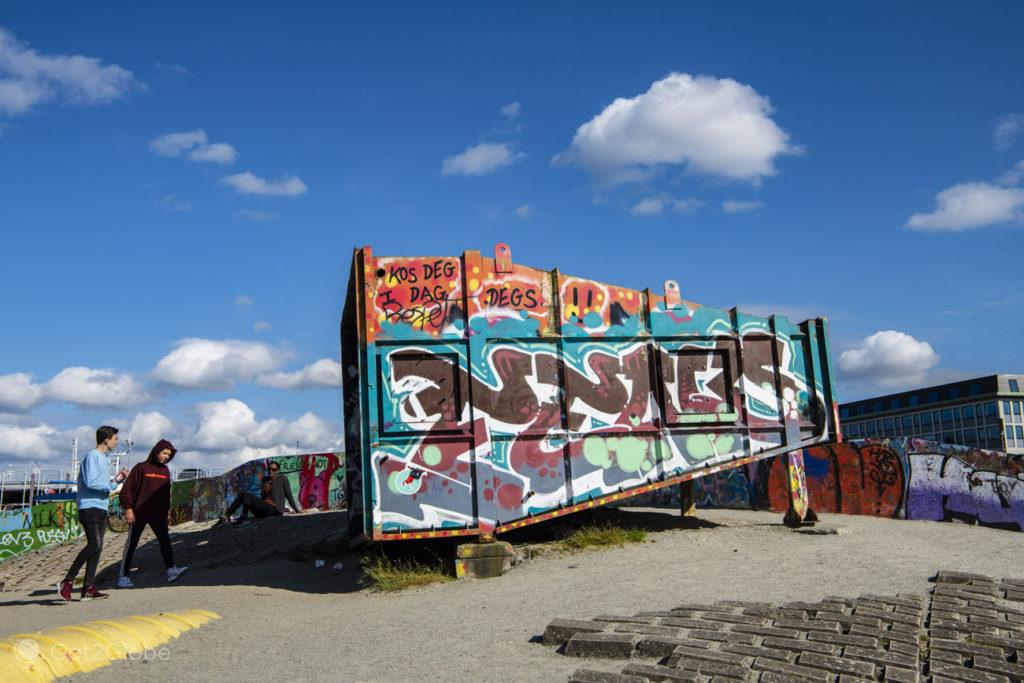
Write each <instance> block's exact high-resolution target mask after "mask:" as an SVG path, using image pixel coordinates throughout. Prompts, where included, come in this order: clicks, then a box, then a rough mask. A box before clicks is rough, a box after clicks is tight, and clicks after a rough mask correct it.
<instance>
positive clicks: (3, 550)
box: [0, 500, 82, 562]
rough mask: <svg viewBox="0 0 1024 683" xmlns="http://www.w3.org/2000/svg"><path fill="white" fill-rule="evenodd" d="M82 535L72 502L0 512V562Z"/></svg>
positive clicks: (73, 502) (75, 508)
mask: <svg viewBox="0 0 1024 683" xmlns="http://www.w3.org/2000/svg"><path fill="white" fill-rule="evenodd" d="M81 534H82V525H81V524H79V523H78V506H77V505H76V504H75V501H73V500H65V501H58V502H53V503H38V504H36V505H33V506H32V507H24V508H16V509H13V510H4V511H2V512H0V562H3V561H4V560H6V559H8V558H10V557H14V556H15V555H21V554H22V553H27V552H29V551H31V550H36V549H38V548H45V547H46V546H48V545H54V544H57V543H66V542H67V541H70V540H72V539H75V538H77V537H78V536H80V535H81Z"/></svg>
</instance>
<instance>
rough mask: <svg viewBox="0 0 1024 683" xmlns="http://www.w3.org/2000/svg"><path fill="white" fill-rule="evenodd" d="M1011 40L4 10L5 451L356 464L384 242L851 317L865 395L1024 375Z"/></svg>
mask: <svg viewBox="0 0 1024 683" xmlns="http://www.w3.org/2000/svg"><path fill="white" fill-rule="evenodd" d="M1022 25H1024V6H1022V5H1021V4H1020V3H1013V2H1004V3H999V2H993V3H985V4H984V5H975V4H968V3H958V4H954V3H921V4H916V3H899V4H882V3H863V4H861V5H857V6H845V7H843V8H842V10H841V11H840V10H839V9H837V8H836V7H834V6H823V5H820V4H817V3H807V4H800V3H790V4H786V5H785V6H782V7H780V6H777V5H776V6H772V5H767V4H763V3H732V4H726V3H701V4H697V3H688V4H685V5H684V4H681V3H646V4H641V5H635V4H627V3H619V4H613V3H589V4H587V5H586V6H583V5H579V4H577V3H543V4H540V3H536V4H529V3H528V4H523V5H512V4H507V5H498V4H482V3H447V4H428V3H392V4H376V5H374V6H350V5H335V6H328V7H310V8H296V7H294V6H291V5H286V4H284V3H281V4H266V3H246V4H245V5H244V8H243V6H242V5H240V4H227V3H207V4H196V5H181V4H166V5H163V6H158V7H154V6H151V5H139V4H137V3H106V4H104V5H103V6H95V5H91V6H85V5H74V4H70V3H53V2H40V3H11V2H0V30H2V31H3V33H0V235H2V237H0V240H2V241H0V245H2V248H3V254H4V257H5V258H4V266H3V268H2V269H0V304H2V310H3V311H4V316H5V320H6V321H7V324H5V325H4V333H3V334H2V335H0V464H2V463H22V462H29V461H32V460H38V461H40V462H59V461H62V460H64V459H65V458H66V455H67V452H68V445H67V444H68V443H69V440H70V438H71V436H72V435H74V434H79V435H83V436H86V440H88V437H87V435H88V434H89V431H90V429H93V428H94V427H95V425H96V424H97V423H99V422H105V421H111V422H114V423H115V424H118V425H119V426H122V427H124V428H126V429H128V428H131V429H132V431H133V436H134V437H135V439H136V441H137V442H138V443H139V445H138V446H137V447H143V445H142V442H144V441H148V440H150V439H153V438H155V437H156V436H158V435H160V434H165V435H170V436H171V438H172V439H174V440H176V441H177V442H178V443H179V444H180V445H181V446H182V450H183V454H185V455H187V457H186V458H184V459H183V462H185V461H189V462H204V463H208V464H211V465H213V466H223V465H226V464H230V463H232V462H235V461H237V460H239V459H242V458H245V457H252V456H254V455H259V454H264V453H269V452H277V451H279V450H281V449H283V448H286V447H291V448H294V442H295V440H299V441H300V448H301V449H302V450H321V449H323V450H326V449H329V448H332V447H334V446H335V445H336V442H337V438H338V433H339V432H340V422H341V415H340V412H341V411H340V405H339V392H338V391H337V390H336V389H333V388H328V387H325V385H329V384H331V383H332V377H333V374H332V373H336V368H335V367H334V366H332V365H331V363H332V362H334V359H337V357H338V354H339V351H338V319H339V315H340V310H341V307H342V304H343V293H344V291H345V284H346V279H347V276H348V265H349V260H350V258H351V250H352V248H353V247H355V246H359V245H364V244H371V245H372V246H373V247H374V250H375V252H376V253H379V254H392V255H450V254H458V253H461V251H463V250H464V249H480V250H482V251H485V252H486V251H488V250H490V249H491V248H492V247H493V244H494V243H495V242H498V241H506V242H508V243H509V244H510V245H511V247H512V250H513V255H514V258H515V259H516V260H517V261H519V262H521V263H524V264H528V265H532V266H536V267H542V268H551V267H555V266H557V267H559V268H560V269H561V270H562V271H563V272H567V273H572V274H578V275H582V276H588V277H594V278H596V279H601V280H604V281H609V282H614V283H618V284H622V285H627V286H633V287H637V288H642V287H646V286H651V287H657V286H658V285H659V283H661V282H663V281H664V280H665V279H667V278H674V279H676V280H678V281H679V283H680V285H681V289H682V292H683V295H684V297H685V298H687V299H690V300H694V301H699V302H702V303H708V304H714V305H719V306H733V305H741V307H746V308H748V309H750V310H752V311H753V312H768V311H776V312H779V313H789V314H791V315H792V316H793V317H796V318H799V319H801V320H802V319H803V318H805V317H808V316H811V315H817V314H822V315H828V316H829V318H830V319H831V321H832V338H831V344H832V349H833V362H835V363H836V364H837V365H838V366H839V367H840V369H841V371H842V381H841V383H840V387H839V388H840V397H841V398H842V399H853V398H857V397H861V396H865V395H870V394H872V393H874V392H877V391H889V390H894V389H899V388H903V387H909V386H914V385H915V384H918V383H921V382H926V381H941V380H945V379H949V378H953V377H960V376H966V375H973V374H986V373H991V372H1022V371H1024V351H1022V350H1021V349H1022V345H1021V344H1020V343H1019V341H1018V340H1019V339H1020V338H1021V336H1022V332H1024V323H1022V313H1024V232H1022V230H1021V227H1022V219H1021V215H1022V212H1024V162H1022V160H1024V83H1022V71H1021V65H1022V64H1024V47H1022V45H1024V43H1022V41H1020V40H1019V27H1020V26H1022ZM613 103H616V104H615V105H613ZM198 131H202V133H199V132H198ZM1018 164H1020V165H1018ZM879 333H881V334H879ZM844 352H845V355H844ZM322 359H329V360H330V362H328V361H327V360H322ZM317 361H321V362H320V363H319V364H318V365H314V364H315V363H317ZM145 447H146V448H148V445H147V446H145Z"/></svg>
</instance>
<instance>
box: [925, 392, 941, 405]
mask: <svg viewBox="0 0 1024 683" xmlns="http://www.w3.org/2000/svg"><path fill="white" fill-rule="evenodd" d="M938 400H939V392H937V391H929V392H928V401H927V402H928V403H937V402H938Z"/></svg>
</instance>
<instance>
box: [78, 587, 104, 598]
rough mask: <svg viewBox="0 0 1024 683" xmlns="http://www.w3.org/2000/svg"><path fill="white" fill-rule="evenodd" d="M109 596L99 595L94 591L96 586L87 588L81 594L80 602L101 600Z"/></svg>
mask: <svg viewBox="0 0 1024 683" xmlns="http://www.w3.org/2000/svg"><path fill="white" fill-rule="evenodd" d="M109 597H110V596H109V595H107V594H106V593H100V592H99V591H98V590H96V586H89V587H88V588H86V589H85V592H84V593H82V600H102V599H103V598H109Z"/></svg>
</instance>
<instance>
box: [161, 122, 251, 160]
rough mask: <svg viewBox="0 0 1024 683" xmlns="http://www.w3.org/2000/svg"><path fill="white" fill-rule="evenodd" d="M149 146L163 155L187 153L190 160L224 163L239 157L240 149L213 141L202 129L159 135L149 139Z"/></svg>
mask: <svg viewBox="0 0 1024 683" xmlns="http://www.w3.org/2000/svg"><path fill="white" fill-rule="evenodd" d="M149 148H150V149H151V150H153V151H154V152H156V153H157V154H159V155H160V156H163V157H172V158H173V157H180V156H182V155H186V156H187V158H188V159H189V160H190V161H199V162H212V163H216V164H223V165H227V164H231V163H234V161H235V159H237V158H238V150H236V149H235V148H234V147H232V146H231V145H229V144H228V143H226V142H214V143H211V142H210V141H209V138H207V136H206V131H205V130H202V129H199V130H190V131H185V132H183V133H164V134H163V135H158V136H157V137H155V138H153V139H152V140H150V141H149Z"/></svg>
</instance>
